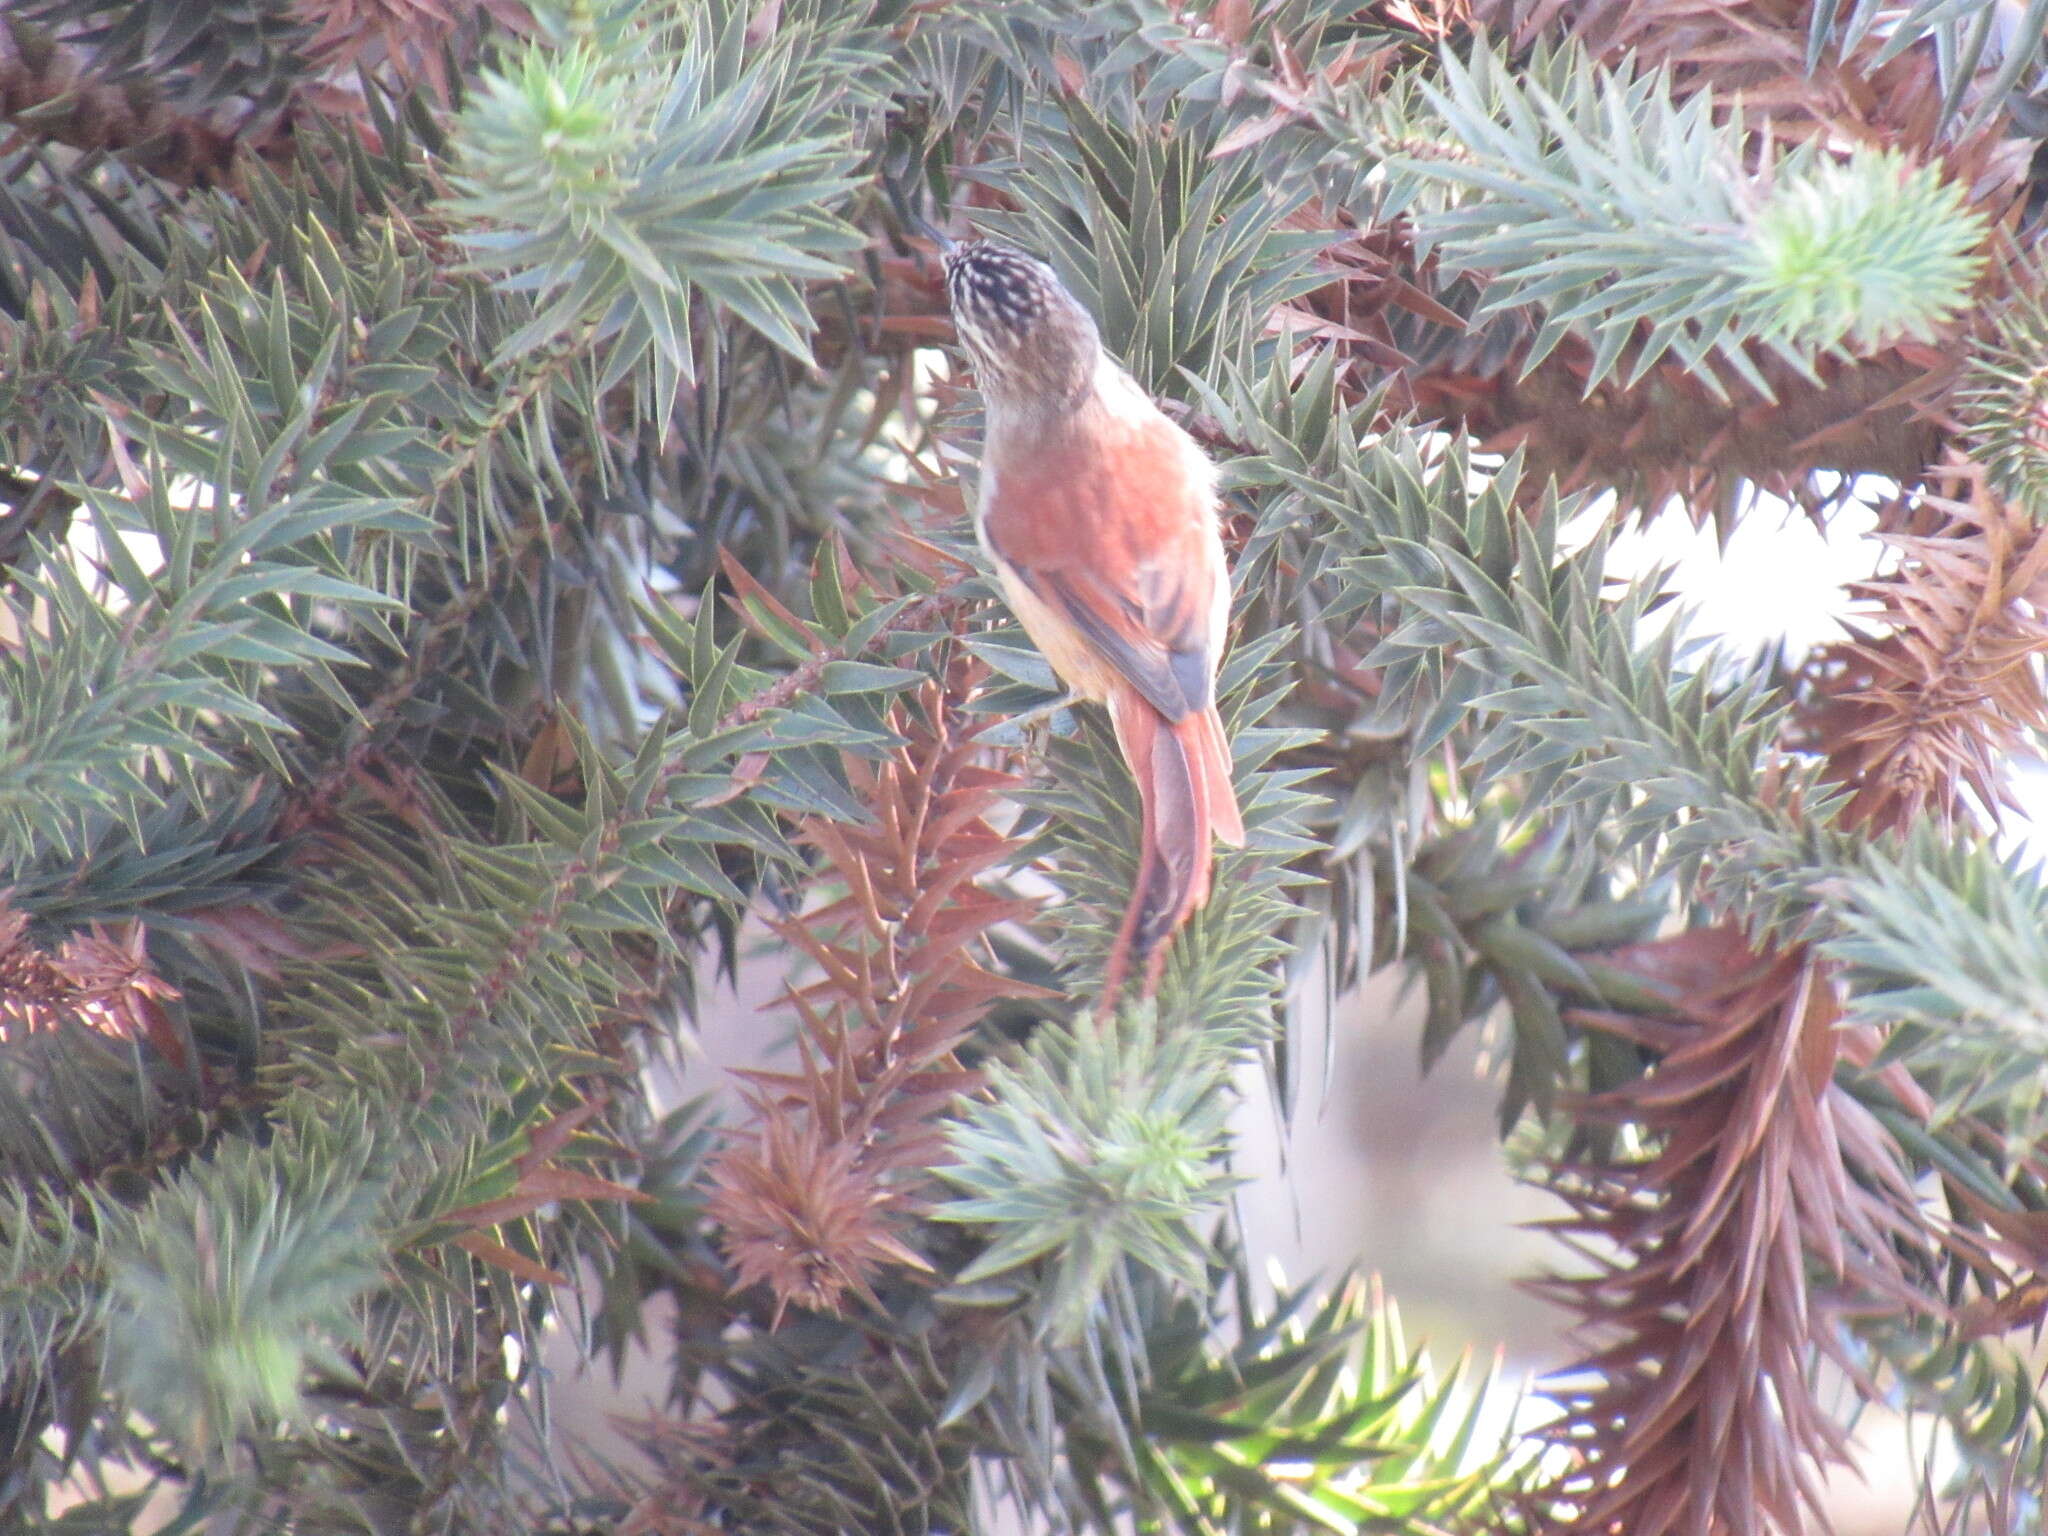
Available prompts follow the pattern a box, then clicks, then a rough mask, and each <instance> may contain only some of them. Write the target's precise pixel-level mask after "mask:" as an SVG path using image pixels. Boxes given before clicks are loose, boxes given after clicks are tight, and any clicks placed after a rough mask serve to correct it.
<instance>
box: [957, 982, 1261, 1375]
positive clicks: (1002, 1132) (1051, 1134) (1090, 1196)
mask: <svg viewBox="0 0 2048 1536" xmlns="http://www.w3.org/2000/svg"><path fill="white" fill-rule="evenodd" d="M1229 1069H1230V1057H1229V1055H1228V1054H1227V1053H1226V1052H1225V1051H1224V1050H1223V1049H1221V1048H1220V1047H1219V1045H1218V1044H1217V1042H1216V1040H1215V1038H1214V1036H1213V1035H1211V1034H1209V1033H1206V1032H1204V1031H1203V1030H1201V1029H1199V1028H1180V1029H1173V1030H1161V1029H1160V1028H1159V1027H1158V1024H1157V1020H1156V1018H1155V1016H1154V1014H1153V1013H1152V1012H1151V1011H1150V1010H1138V1011H1136V1012H1133V1013H1131V1014H1128V1015H1126V1016H1125V1017H1123V1018H1122V1019H1120V1020H1119V1021H1117V1022H1115V1023H1109V1024H1104V1023H1099V1022H1095V1021H1093V1020H1092V1019H1090V1018H1088V1017H1086V1016H1084V1017H1082V1018H1081V1019H1080V1020H1078V1021H1077V1022H1076V1023H1074V1024H1073V1025H1072V1026H1070V1027H1068V1028H1064V1029H1062V1028H1055V1027H1053V1026H1050V1025H1048V1026H1045V1027H1043V1028H1041V1029H1040V1031H1039V1032H1038V1033H1037V1034H1036V1035H1035V1036H1034V1037H1033V1038H1032V1041H1031V1044H1030V1045H1029V1046H1028V1047H1027V1048H1026V1049H1025V1051H1024V1053H1023V1054H1022V1056H1021V1057H1019V1058H1018V1059H1017V1060H1016V1061H1014V1062H1004V1063H999V1064H997V1065H995V1066H994V1067H992V1068H990V1070H989V1091H988V1096H987V1098H986V1099H985V1100H981V1101H977V1102H974V1103H972V1104H970V1105H969V1106H968V1107H967V1108H966V1110H965V1112H964V1113H963V1115H962V1116H961V1119H960V1120H959V1122H958V1123H957V1124H956V1125H955V1127H954V1128H953V1131H952V1134H951V1147H952V1151H953V1155H954V1157H955V1159H956V1161H955V1162H954V1163H953V1164H952V1165H950V1166H944V1167H941V1168H939V1169H938V1170H937V1171H938V1172H939V1173H940V1174H941V1175H942V1176H943V1177H944V1178H945V1179H946V1180H947V1181H948V1182H950V1183H951V1184H953V1185H954V1186H955V1187H956V1188H958V1189H959V1190H960V1191H961V1194H960V1195H959V1196H958V1197H956V1198H954V1199H952V1200H950V1201H948V1202H947V1203H946V1204H944V1205H943V1206H941V1207H940V1208H939V1210H938V1212H937V1213H936V1214H937V1215H938V1216H939V1218H940V1219H941V1220H945V1221H957V1222H978V1223H981V1224H983V1225H985V1226H987V1227H988V1228H989V1229H990V1231H991V1232H992V1234H993V1236H994V1241H993V1242H992V1243H991V1245H990V1246H989V1248H988V1250H987V1251H986V1252H984V1253H983V1254H982V1255H981V1257H980V1258H978V1259H976V1260H975V1261H974V1262H973V1263H972V1264H970V1265H969V1266H968V1267H967V1268H966V1269H965V1270H964V1271H962V1273H961V1274H960V1276H959V1283H961V1284H963V1285H971V1284H973V1283H975V1282H977V1281H981V1280H986V1279H990V1278H992V1277H994V1276H997V1275H1002V1274H1006V1273H1008V1272H1009V1271H1011V1270H1013V1269H1016V1268H1017V1267H1018V1266H1020V1265H1023V1264H1028V1263H1030V1262H1031V1261H1033V1260H1035V1259H1044V1260H1045V1261H1046V1268H1045V1273H1044V1275H1043V1276H1042V1278H1041V1280H1040V1282H1039V1283H1040V1284H1041V1285H1042V1287H1043V1297H1042V1302H1041V1304H1040V1308H1039V1310H1040V1316H1041V1319H1042V1327H1043V1328H1044V1330H1045V1331H1047V1332H1049V1333H1050V1334H1051V1335H1052V1336H1053V1337H1054V1338H1055V1339H1057V1340H1060V1341H1072V1340H1074V1339H1076V1338H1077V1337H1078V1336H1079V1335H1080V1334H1081V1333H1082V1331H1083V1330H1084V1329H1085V1328H1086V1327H1087V1326H1088V1325H1089V1323H1090V1319H1091V1314H1092V1312H1093V1311H1094V1309H1095V1307H1096V1306H1097V1304H1098V1303H1099V1302H1100V1301H1101V1300H1102V1299H1103V1292H1104V1289H1105V1287H1107V1286H1109V1285H1111V1284H1112V1283H1113V1282H1114V1279H1115V1275H1116V1271H1117V1270H1118V1269H1119V1268H1120V1267H1121V1266H1122V1265H1123V1264H1124V1263H1125V1262H1126V1261H1129V1262H1131V1263H1135V1264H1137V1265H1140V1266H1142V1267H1143V1268H1145V1269H1148V1270H1151V1271H1154V1272H1155V1273H1158V1274H1160V1275H1162V1276H1165V1277H1167V1278H1169V1279H1173V1280H1178V1281H1180V1282H1182V1283H1184V1284H1186V1285H1189V1286H1199V1285H1200V1284H1201V1278H1202V1266H1201V1260H1200V1254H1201V1251H1202V1249H1201V1242H1202V1233H1203V1229H1204V1228H1205V1226H1206V1225H1207V1224H1208V1223H1209V1222H1210V1221H1212V1220H1213V1219H1214V1218H1215V1216H1216V1215H1217V1214H1218V1212H1219V1210H1220V1208H1221V1202H1222V1199H1223V1196H1224V1194H1225V1193H1226V1192H1227V1191H1228V1190H1229V1188H1230V1187H1231V1185H1232V1184H1233V1183H1234V1182H1235V1181H1234V1180H1233V1179H1232V1178H1231V1176H1230V1175H1229V1174H1228V1173H1226V1172H1225V1171H1224V1170H1223V1166H1222V1165H1223V1154H1224V1151H1225V1148H1226V1147H1227V1145H1228V1132H1227V1130H1226V1121H1227V1119H1228V1116H1229V1111H1230V1104H1231V1096H1230V1094H1229V1092H1228V1073H1229Z"/></svg>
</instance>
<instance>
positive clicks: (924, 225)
mask: <svg viewBox="0 0 2048 1536" xmlns="http://www.w3.org/2000/svg"><path fill="white" fill-rule="evenodd" d="M910 222H911V224H912V225H914V226H915V227H916V229H917V231H918V233H919V234H921V235H923V236H924V237H925V238H926V239H927V240H929V241H931V243H932V244H933V245H936V246H937V247H938V248H939V254H940V255H941V256H950V255H952V254H953V253H954V252H955V251H957V250H959V249H960V242H959V241H958V240H955V239H954V238H953V237H952V236H951V235H949V234H947V233H946V232H945V231H944V230H943V229H940V228H939V227H938V226H937V225H935V224H932V223H931V222H929V221H928V220H926V219H923V218H920V217H919V216H918V215H917V214H914V213H913V214H912V215H911V216H910Z"/></svg>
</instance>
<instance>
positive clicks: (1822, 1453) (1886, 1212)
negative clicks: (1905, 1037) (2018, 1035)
mask: <svg viewBox="0 0 2048 1536" xmlns="http://www.w3.org/2000/svg"><path fill="white" fill-rule="evenodd" d="M1607 958H1608V960H1609V961H1610V962H1611V963H1613V964H1615V965H1617V966H1618V967H1620V968H1621V969H1622V970H1624V971H1626V972H1631V973H1633V974H1635V975H1637V976H1639V977H1641V978H1642V979H1643V980H1645V981H1647V982H1650V983H1652V984H1654V985H1657V986H1659V987H1661V988H1667V989H1669V990H1670V991H1671V993H1672V994H1673V996H1674V998H1677V999H1682V1001H1674V1003H1673V1004H1672V1005H1671V1007H1670V1008H1669V1009H1668V1011H1666V1012H1664V1013H1662V1014H1659V1015H1654V1016H1652V1015H1644V1014H1632V1013H1620V1012H1600V1011H1587V1012H1581V1013H1579V1014H1577V1015H1575V1017H1576V1019H1577V1021H1578V1022H1579V1023H1580V1024H1582V1025H1584V1026H1586V1027H1589V1028H1595V1029H1600V1030H1604V1031H1606V1032H1608V1033H1610V1034H1613V1035H1617V1036H1620V1037H1621V1038H1623V1039H1626V1040H1629V1041H1632V1042H1634V1043H1636V1044H1637V1045H1638V1046H1641V1047H1644V1048H1646V1049H1647V1050H1648V1051H1650V1052H1651V1053H1653V1054H1654V1057H1655V1062H1654V1065H1653V1066H1652V1067H1651V1069H1650V1070H1649V1071H1648V1072H1646V1073H1645V1074H1644V1075H1643V1076H1642V1077H1641V1078H1640V1079H1638V1080H1637V1081H1635V1082H1632V1083H1631V1084H1629V1085H1628V1086H1627V1087H1625V1088H1622V1089H1618V1090H1615V1091H1613V1092H1610V1093H1605V1094H1601V1095H1598V1096H1596V1097H1594V1098H1592V1099H1590V1100H1588V1101H1586V1102H1584V1103H1582V1104H1581V1105H1579V1106H1578V1113H1579V1116H1580V1118H1581V1120H1582V1121H1583V1122H1585V1123H1587V1124H1591V1125H1605V1126H1613V1127H1621V1126H1631V1127H1634V1128H1636V1130H1637V1133H1638V1134H1641V1135H1643V1136H1644V1137H1645V1139H1646V1150H1644V1151H1643V1152H1642V1154H1641V1155H1640V1156H1638V1157H1635V1158H1632V1159H1625V1160H1615V1159H1601V1160H1597V1161H1594V1160H1589V1161H1582V1162H1574V1163H1569V1164H1566V1165H1562V1166H1559V1167H1558V1168H1556V1169H1555V1170H1554V1179H1553V1182H1554V1187H1555V1189H1556V1191H1557V1193H1558V1194H1559V1195H1561V1196H1562V1197H1563V1198H1564V1199H1565V1200H1566V1201H1567V1202H1568V1203H1569V1204H1570V1206H1571V1207H1572V1214H1571V1215H1570V1216H1568V1217H1564V1218H1561V1219H1559V1220H1558V1221H1557V1222H1555V1223H1553V1224H1552V1225H1554V1226H1555V1228H1556V1229H1557V1230H1558V1231H1559V1232H1560V1233H1562V1234H1563V1235H1564V1236H1565V1237H1566V1238H1567V1239H1568V1240H1570V1241H1572V1242H1573V1244H1574V1246H1575V1247H1578V1248H1580V1249H1581V1251H1582V1252H1584V1253H1585V1254H1586V1255H1587V1257H1588V1258H1589V1259H1590V1261H1591V1263H1592V1265H1593V1268H1592V1270H1591V1272H1590V1273H1588V1274H1584V1275H1580V1276H1573V1277H1569V1278H1567V1277H1551V1278H1549V1279H1546V1280H1543V1281H1541V1282H1538V1284H1537V1289H1538V1290H1539V1291H1541V1292H1542V1293H1544V1294H1546V1295H1548V1296H1549V1297H1551V1298H1552V1299H1554V1300H1556V1301H1558V1302H1559V1303H1561V1304H1562V1305H1564V1306H1566V1307H1568V1308H1570V1309H1571V1310H1573V1311H1574V1312H1576V1313H1577V1314H1578V1315H1579V1316H1580V1317H1581V1319H1582V1320H1583V1322H1582V1324H1581V1332H1582V1333H1583V1334H1585V1335H1586V1336H1587V1337H1588V1338H1589V1340H1590V1341H1591V1342H1590V1343H1589V1350H1590V1352H1589V1353H1588V1354H1587V1355H1586V1357H1585V1358H1584V1359H1582V1360H1581V1361H1580V1362H1579V1363H1578V1364H1577V1365H1576V1366H1574V1367H1573V1368H1572V1370H1571V1371H1569V1372H1567V1373H1564V1374H1565V1376H1566V1378H1567V1379H1569V1378H1571V1377H1584V1378H1586V1379H1587V1382H1588V1384H1587V1385H1585V1386H1583V1387H1574V1386H1569V1385H1567V1386H1562V1387H1559V1388H1557V1389H1555V1390H1554V1391H1553V1393H1552V1396H1553V1397H1554V1398H1555V1399H1556V1401H1557V1402H1558V1404H1559V1406H1560V1407H1561V1409H1562V1415H1561V1417H1560V1419H1559V1420H1558V1421H1557V1422H1556V1423H1555V1424H1554V1425H1552V1426H1551V1427H1550V1428H1549V1430H1548V1431H1547V1433H1548V1434H1549V1435H1550V1437H1551V1438H1553V1439H1554V1440H1556V1441H1557V1442H1558V1443H1560V1444H1562V1445H1564V1446H1566V1447H1569V1448H1570V1449H1571V1450H1572V1451H1573V1452H1574V1453H1575V1456H1574V1464H1573V1465H1572V1466H1571V1467H1570V1468H1569V1469H1568V1470H1567V1471H1566V1472H1565V1473H1564V1474H1563V1475H1562V1476H1560V1477H1559V1478H1558V1479H1557V1480H1556V1481H1555V1482H1554V1483H1553V1484H1552V1485H1551V1487H1550V1488H1549V1489H1548V1490H1547V1495H1548V1497H1549V1498H1550V1499H1551V1500H1553V1501H1559V1502H1558V1503H1554V1504H1553V1505H1552V1511H1553V1513H1552V1516H1551V1521H1552V1524H1553V1525H1554V1526H1555V1527H1557V1528H1562V1529H1569V1530H1573V1531H1585V1532H1602V1533H1613V1536H1622V1533H1626V1536H1665V1533H1666V1532H1670V1533H1675V1536H1723V1533H1726V1536H1755V1533H1761V1532H1766V1531H1776V1532H1797V1531H1800V1530H1801V1529H1803V1528H1804V1527H1805V1525H1806V1522H1807V1519H1808V1516H1809V1515H1816V1514H1817V1513H1818V1510H1819V1506H1820V1487H1819V1483H1818V1480H1817V1472H1818V1469H1819V1468H1820V1467H1821V1466H1822V1465H1825V1464H1827V1463H1830V1462H1833V1463H1846V1459H1847V1458H1846V1452H1847V1440H1846V1435H1845V1432H1844V1431H1843V1429H1842V1428H1841V1427H1840V1425H1839V1424H1837V1423H1836V1422H1835V1420H1834V1418H1833V1417H1832V1416H1831V1415H1830V1414H1829V1413H1828V1412H1827V1410H1826V1409H1825V1408H1824V1407H1823V1406H1822V1405H1821V1404H1820V1403H1819V1402H1817V1401H1816V1400H1815V1395H1814V1390H1813V1387H1812V1385H1811V1383H1810V1381H1809V1379H1808V1369H1809V1351H1810V1350H1812V1349H1813V1348H1815V1347H1818V1348H1819V1349H1820V1350H1821V1351H1822V1352H1823V1354H1826V1355H1830V1356H1833V1357H1835V1358H1836V1359H1837V1362H1838V1363H1840V1364H1841V1365H1843V1366H1844V1368H1845V1369H1849V1370H1850V1371H1851V1372H1852V1374H1853V1373H1854V1369H1855V1368H1854V1364H1853V1362H1852V1361H1849V1360H1847V1359H1845V1358H1841V1357H1840V1356H1839V1354H1838V1346H1836V1345H1835V1344H1834V1343H1833V1340H1834V1338H1835V1333H1834V1331H1833V1330H1832V1329H1831V1328H1830V1327H1829V1326H1828V1325H1827V1323H1826V1322H1825V1321H1824V1320H1823V1315H1824V1314H1826V1313H1828V1312H1830V1311H1833V1310H1836V1309H1839V1308H1846V1307H1857V1308H1862V1309H1880V1310H1891V1309H1909V1308H1913V1307H1916V1306H1919V1305H1922V1304H1923V1303H1922V1302H1921V1300H1920V1298H1918V1297H1917V1296H1916V1295H1915V1293H1914V1292H1913V1290H1912V1288H1911V1286H1910V1284H1909V1282H1908V1280H1907V1277H1906V1275H1905V1273H1904V1270H1903V1267H1902V1265H1901V1262H1900V1259H1899V1257H1898V1255H1899V1254H1900V1253H1901V1252H1902V1251H1912V1250H1914V1249H1920V1248H1924V1247H1925V1246H1926V1244H1927V1242H1928V1239H1927V1237H1926V1236H1925V1229H1924V1225H1923V1223H1922V1220H1921V1218H1920V1217H1919V1215H1918V1213H1917V1210H1916V1207H1915V1200H1914V1195H1913V1191H1912V1188H1911V1187H1910V1185H1909V1184H1908V1182H1907V1181H1906V1178H1905V1176H1904V1175H1903V1173H1902V1172H1901V1171H1900V1154H1899V1152H1898V1149H1897V1147H1896V1146H1895V1144H1894V1143H1893V1142H1892V1140H1891V1138H1890V1136H1889V1134H1888V1133H1887V1132H1886V1131H1885V1130H1884V1129H1883V1128H1882V1127H1881V1126H1880V1125H1879V1123H1878V1122H1877V1121H1876V1120H1875V1118H1873V1117H1872V1116H1871V1114H1870V1113H1869V1111H1867V1110H1866V1109H1865V1108H1863V1106H1862V1105H1860V1104H1859V1103H1858V1102H1857V1101H1856V1100H1855V1099H1853V1098H1851V1097H1850V1096H1849V1095H1847V1094H1846V1093H1844V1092H1843V1091H1842V1090H1841V1089H1840V1088H1838V1087H1837V1086H1836V1085H1835V1082H1834V1069H1835V1064H1836V1059H1837V1054H1838V1051H1840V1050H1842V1049H1843V1048H1844V1046H1845V1044H1847V1043H1849V1042H1852V1041H1853V1040H1854V1038H1855V1037H1854V1036H1853V1035H1852V1034H1850V1033H1848V1032H1845V1031H1844V1030H1843V1029H1842V1027H1841V1010H1840V1003H1839V999H1838V997H1837V993H1836V989H1835V986H1834V984H1833V982H1832V980H1831V978H1830V976H1829V975H1828V973H1827V970H1826V968H1825V967H1824V966H1823V965H1822V963H1821V962H1820V961H1818V960H1817V959H1816V958H1815V957H1814V956H1812V955H1811V954H1809V953H1807V952H1805V951H1803V950H1797V949H1792V950H1780V951H1775V952H1764V953H1759V952H1757V951H1755V950H1753V949H1751V948H1750V947H1749V945H1748V944H1747V942H1746V941H1745V940H1744V938H1743V937H1742V935H1741V934H1739V933H1738V932H1736V931H1734V930H1733V929H1731V928H1725V927H1724V928H1712V929H1696V930H1693V931H1690V932H1687V933H1683V934H1679V935H1676V936H1673V937H1671V938H1667V939H1662V940H1658V941H1655V942H1652V943H1647V944H1642V945H1637V946H1633V947H1631V948H1629V949H1625V950H1620V951H1616V952H1614V953H1613V954H1611V955H1610V956H1608V957H1607ZM1901 1086H1902V1087H1903V1086H1905V1085H1901ZM1907 1091H1908V1092H1910V1089H1907ZM1816 1272H1818V1273H1820V1274H1824V1275H1826V1276H1828V1277H1830V1279H1829V1281H1828V1282H1827V1284H1826V1285H1825V1287H1824V1288H1823V1289H1820V1290H1816V1289H1815V1288H1814V1287H1813V1286H1811V1285H1810V1284H1809V1275H1810V1274H1812V1273H1816ZM1927 1304H1928V1305H1931V1303H1927ZM1560 1507H1561V1508H1562V1510H1563V1513H1558V1512H1557V1511H1558V1509H1559V1508H1560Z"/></svg>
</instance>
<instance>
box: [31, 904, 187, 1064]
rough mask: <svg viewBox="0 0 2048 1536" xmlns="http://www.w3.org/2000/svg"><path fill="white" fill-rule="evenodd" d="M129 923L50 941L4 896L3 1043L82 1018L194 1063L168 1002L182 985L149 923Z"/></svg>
mask: <svg viewBox="0 0 2048 1536" xmlns="http://www.w3.org/2000/svg"><path fill="white" fill-rule="evenodd" d="M123 926H124V930H125V931H123V932H122V933H121V934H120V935H119V936H114V935H110V934H109V933H108V932H107V931H106V930H104V929H102V928H100V927H99V926H97V925H95V926H94V927H93V929H92V931H91V932H90V933H87V934H74V935H73V936H72V937H70V938H68V939H66V940H65V941H64V943H63V944H62V945H61V946H60V947H58V948H57V949H55V950H47V949H42V948H40V947H38V946H37V945H36V944H35V943H34V942H33V941H32V940H31V939H30V938H29V936H28V914H27V913H25V912H19V911H16V910H14V909H13V908H11V907H9V906H8V905H7V904H6V900H5V897H4V896H0V1045H5V1044H6V1043H7V1042H8V1041H10V1040H20V1039H23V1038H25V1037H27V1036H29V1035H33V1034H41V1033H46V1032H48V1031H50V1030H55V1029H59V1028H61V1027H63V1026H64V1025H66V1024H76V1025H79V1026H81V1027H82V1028H85V1029H89V1030H92V1031H93V1032H94V1033H96V1034H102V1035H109V1036H112V1037H113V1038H115V1039H118V1040H138V1039H139V1040H142V1041H145V1042H147V1043H148V1044H149V1045H150V1046H151V1047H153V1048H154V1049H155V1050H156V1051H157V1052H158V1054H160V1055H161V1056H163V1057H164V1058H165V1059H166V1060H167V1061H169V1062H171V1063H172V1064H174V1065H176V1066H179V1067H183V1066H184V1065H186V1062H187V1053H186V1049H185V1037H184V1035H183V1034H182V1033H181V1032H180V1031H179V1029H178V1027H177V1026H176V1025H175V1024H174V1023H173V1022H172V1020H171V1017H170V1015H169V1014H168V1013H166V1012H165V1011H164V1007H163V1003H164V1000H165V999H166V998H173V997H176V996H177V995H178V989H177V988H176V987H174V986H172V985H171V984H170V983H169V982H167V981H165V980H164V979H163V978H162V977H160V976H158V975H157V974H156V973H155V971H153V970H151V969H150V964H149V955H148V953H147V952H146V950H145V948H144V934H143V928H142V925H141V924H140V923H130V924H125V925H123Z"/></svg>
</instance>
